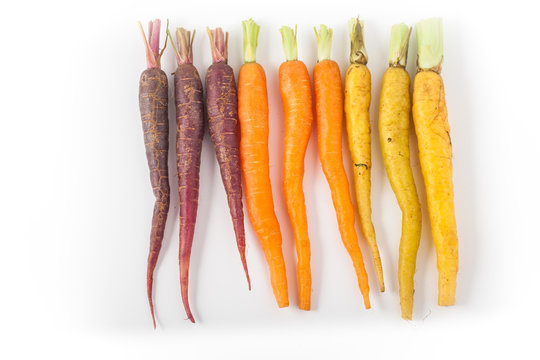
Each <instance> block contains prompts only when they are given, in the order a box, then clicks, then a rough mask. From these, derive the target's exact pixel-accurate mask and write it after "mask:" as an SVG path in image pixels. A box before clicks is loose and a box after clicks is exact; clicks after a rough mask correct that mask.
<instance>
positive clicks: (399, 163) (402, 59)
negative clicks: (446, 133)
mask: <svg viewBox="0 0 540 360" xmlns="http://www.w3.org/2000/svg"><path fill="white" fill-rule="evenodd" d="M391 34H392V35H391V37H390V38H391V40H390V61H389V62H390V67H389V68H388V69H387V70H386V71H385V73H384V76H383V80H382V86H381V96H380V102H379V137H380V143H381V150H382V156H383V160H384V167H385V168H386V173H387V174H388V179H389V180H390V185H391V186H392V190H393V191H394V193H395V195H396V199H397V202H398V204H399V207H400V209H401V213H402V220H401V241H400V243H399V261H398V283H399V300H400V304H401V317H402V318H404V319H407V320H410V319H412V313H413V295H414V273H415V270H416V254H417V252H418V246H419V244H420V235H421V231H422V212H421V209H420V201H419V199H418V193H417V191H416V185H415V183H414V177H413V172H412V169H411V164H410V150H409V130H410V124H411V95H410V84H411V81H410V78H409V73H408V72H407V70H405V66H406V65H407V49H408V45H409V35H410V28H409V27H408V26H407V25H405V24H399V25H394V26H393V27H392V33H391Z"/></svg>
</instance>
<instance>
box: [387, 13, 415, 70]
mask: <svg viewBox="0 0 540 360" xmlns="http://www.w3.org/2000/svg"><path fill="white" fill-rule="evenodd" d="M411 31H412V28H411V27H409V26H407V25H405V24H403V23H401V24H396V25H393V26H392V30H391V32H390V52H389V55H388V63H389V64H390V66H400V67H406V66H407V53H408V51H409V38H410V36H411Z"/></svg>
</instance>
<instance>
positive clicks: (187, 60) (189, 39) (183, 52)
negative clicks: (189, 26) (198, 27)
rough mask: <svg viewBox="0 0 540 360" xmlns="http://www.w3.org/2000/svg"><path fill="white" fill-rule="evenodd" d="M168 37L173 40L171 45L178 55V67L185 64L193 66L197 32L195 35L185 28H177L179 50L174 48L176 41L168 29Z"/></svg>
mask: <svg viewBox="0 0 540 360" xmlns="http://www.w3.org/2000/svg"><path fill="white" fill-rule="evenodd" d="M167 35H169V38H170V39H171V45H172V47H173V49H174V53H175V54H176V63H177V64H178V66H180V65H183V64H193V39H194V38H195V30H193V35H191V32H190V31H188V30H186V29H184V28H176V43H177V45H178V48H177V47H176V46H174V41H173V38H172V35H171V32H170V31H169V29H167Z"/></svg>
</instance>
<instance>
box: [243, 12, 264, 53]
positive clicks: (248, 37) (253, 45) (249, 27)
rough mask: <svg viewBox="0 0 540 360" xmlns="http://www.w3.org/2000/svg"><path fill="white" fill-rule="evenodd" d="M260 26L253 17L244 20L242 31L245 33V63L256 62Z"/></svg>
mask: <svg viewBox="0 0 540 360" xmlns="http://www.w3.org/2000/svg"><path fill="white" fill-rule="evenodd" d="M259 29H260V26H259V25H257V23H256V22H255V21H253V19H249V20H245V21H242V32H243V34H244V63H252V62H255V61H256V60H255V55H256V52H257V38H258V37H259Z"/></svg>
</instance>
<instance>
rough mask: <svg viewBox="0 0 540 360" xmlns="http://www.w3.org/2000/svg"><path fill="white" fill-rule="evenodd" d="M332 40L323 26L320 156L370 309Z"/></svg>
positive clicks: (318, 79)
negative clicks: (344, 148) (345, 152)
mask: <svg viewBox="0 0 540 360" xmlns="http://www.w3.org/2000/svg"><path fill="white" fill-rule="evenodd" d="M331 38H332V31H331V29H328V28H326V26H323V25H321V30H320V31H319V34H318V37H317V39H318V43H319V62H318V63H317V65H315V69H314V71H313V79H314V84H315V108H316V114H317V142H318V146H319V157H320V160H321V165H322V168H323V172H324V175H325V176H326V179H327V181H328V185H329V186H330V191H331V193H332V201H333V203H334V208H335V209H336V216H337V221H338V225H339V232H340V234H341V239H342V241H343V244H344V245H345V248H346V249H347V251H348V253H349V255H350V257H351V259H352V262H353V265H354V269H355V271H356V275H357V277H358V285H359V287H360V291H361V293H362V296H363V297H364V305H365V307H366V309H369V308H370V307H371V305H370V302H369V283H368V277H367V273H366V269H365V266H364V260H363V257H362V251H361V250H360V246H359V245H358V236H357V234H356V230H355V228H354V221H355V216H354V207H353V204H352V201H351V194H350V192H349V181H348V180H347V175H346V173H345V168H344V167H343V154H342V141H341V137H342V128H343V88H342V86H341V73H340V71H339V67H338V65H337V63H336V62H335V61H333V60H329V57H330V56H329V55H330V43H331Z"/></svg>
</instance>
